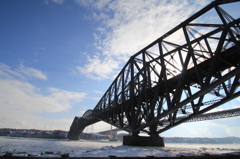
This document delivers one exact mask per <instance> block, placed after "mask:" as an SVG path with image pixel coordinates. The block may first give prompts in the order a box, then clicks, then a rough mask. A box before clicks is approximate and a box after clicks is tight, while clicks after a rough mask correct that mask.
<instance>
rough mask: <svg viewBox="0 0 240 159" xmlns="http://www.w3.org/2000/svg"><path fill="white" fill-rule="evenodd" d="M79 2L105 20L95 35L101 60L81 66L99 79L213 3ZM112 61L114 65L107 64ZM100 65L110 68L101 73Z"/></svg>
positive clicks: (90, 59) (109, 74)
mask: <svg viewBox="0 0 240 159" xmlns="http://www.w3.org/2000/svg"><path fill="white" fill-rule="evenodd" d="M75 2H77V3H78V4H80V5H81V6H84V7H88V8H91V9H92V11H93V18H95V20H101V25H100V26H99V27H98V28H97V31H98V32H97V33H94V37H95V40H96V41H95V46H96V48H97V49H99V50H100V51H101V54H100V55H98V56H97V57H96V56H94V57H88V63H87V64H85V66H84V67H82V66H81V67H77V69H78V70H79V71H80V73H84V71H83V69H82V68H84V69H85V70H86V69H87V71H86V73H85V75H87V76H88V77H90V78H95V79H103V78H108V77H109V76H113V74H115V72H114V71H116V69H119V67H118V66H119V64H120V63H125V62H126V61H127V60H128V59H129V58H130V56H132V55H134V54H135V53H137V52H138V51H139V50H141V49H142V48H144V47H145V46H147V45H148V44H149V43H151V42H152V41H154V40H155V39H157V38H158V37H160V36H161V35H163V34H164V33H166V32H167V31H169V30H170V29H172V28H173V27H175V26H176V25H177V24H179V23H180V22H182V21H183V20H185V19H187V17H189V16H190V15H191V14H193V13H195V12H196V11H197V10H199V9H201V8H202V7H203V6H204V5H206V4H207V3H209V1H201V2H200V3H198V2H197V1H194V2H193V1H191V2H190V1H187V0H185V1H159V0H153V1H144V0H133V1H128V0H122V1H111V2H108V1H99V3H101V5H100V4H97V3H96V2H97V1H94V0H92V1H82V0H75ZM103 6H104V7H103ZM109 59H111V63H114V65H109V64H105V63H106V61H108V60H109ZM114 61H115V62H116V61H117V63H115V62H114ZM108 62H109V61H108ZM96 63H97V64H101V65H100V66H102V67H110V68H108V69H101V71H100V73H98V70H99V68H102V67H99V68H94V67H98V65H96ZM103 65H104V66H103Z"/></svg>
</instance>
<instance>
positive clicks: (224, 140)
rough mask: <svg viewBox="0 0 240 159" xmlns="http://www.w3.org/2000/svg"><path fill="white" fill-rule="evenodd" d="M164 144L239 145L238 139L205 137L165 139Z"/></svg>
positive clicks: (239, 139)
mask: <svg viewBox="0 0 240 159" xmlns="http://www.w3.org/2000/svg"><path fill="white" fill-rule="evenodd" d="M164 141H165V142H166V143H192V144H240V138H239V137H223V138H207V137H194V138H188V137H165V138H164Z"/></svg>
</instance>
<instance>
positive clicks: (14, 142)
mask: <svg viewBox="0 0 240 159" xmlns="http://www.w3.org/2000/svg"><path fill="white" fill-rule="evenodd" d="M6 152H11V153H13V154H19V155H20V154H21V155H23V154H31V155H34V156H40V155H47V154H49V153H50V154H51V155H61V154H66V153H67V154H69V156H70V157H107V156H109V155H113V156H118V157H120V156H178V155H185V156H188V155H204V154H210V155H211V154H223V153H239V152H240V144H223V145H219V144H216V145H213V144H211V145H210V144H209V145H208V144H168V143H165V147H136V146H123V145H122V142H120V141H119V142H111V141H85V140H79V141H68V140H55V139H35V138H12V137H0V155H1V154H2V155H3V154H5V153H6Z"/></svg>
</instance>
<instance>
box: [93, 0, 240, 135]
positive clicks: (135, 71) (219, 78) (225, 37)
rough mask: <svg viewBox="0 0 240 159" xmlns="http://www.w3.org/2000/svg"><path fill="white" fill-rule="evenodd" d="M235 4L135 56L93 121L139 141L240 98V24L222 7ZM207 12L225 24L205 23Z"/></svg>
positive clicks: (212, 8)
mask: <svg viewBox="0 0 240 159" xmlns="http://www.w3.org/2000/svg"><path fill="white" fill-rule="evenodd" d="M232 2H236V1H233V0H229V1H224V0H218V1H214V2H212V3H211V4H209V5H208V6H206V7H205V8H203V9H202V10H200V11H199V12H197V13H196V14H194V15H193V16H191V17H190V18H188V19H187V20H186V21H184V22H182V23H181V24H179V25H178V26H176V27H175V28H173V29H172V30H170V31H169V32H168V33H166V34H164V35H163V36H161V37H160V38H158V39H157V40H155V41H154V42H152V43H151V44H149V45H148V46H147V47H145V48H144V49H142V50H141V51H139V52H138V53H136V54H135V55H133V56H132V57H131V58H130V59H129V61H128V62H127V64H126V65H125V66H124V67H123V69H122V70H121V72H120V73H119V74H118V76H117V77H116V79H115V80H114V81H113V83H112V84H111V86H110V87H109V89H108V90H107V91H106V93H105V94H104V95H103V97H102V98H101V100H100V101H99V102H98V104H97V105H96V107H95V108H94V110H93V111H92V114H91V116H93V117H95V118H97V119H99V120H102V121H105V122H107V123H110V124H112V125H114V126H116V127H118V128H121V129H123V130H126V131H128V132H132V133H133V135H134V134H138V133H139V132H140V131H141V132H146V133H148V134H149V135H150V136H158V134H159V133H161V132H163V131H166V130H168V129H170V128H172V127H174V126H176V125H179V124H181V123H183V122H186V121H187V120H190V119H191V118H194V117H196V116H197V115H200V114H203V113H205V112H207V111H209V110H211V109H213V108H215V107H217V106H219V105H221V104H223V103H225V102H227V101H229V100H232V99H234V98H236V97H238V96H239V95H240V90H239V84H240V79H239V78H240V27H239V24H240V19H234V18H233V17H232V16H230V15H229V14H228V13H227V12H225V11H224V10H223V9H222V8H221V7H220V6H221V5H224V4H226V3H232ZM207 12H215V14H216V15H217V17H218V18H219V21H217V22H215V23H212V22H209V23H200V21H201V19H200V18H201V17H202V16H204V15H205V14H207ZM176 35H177V36H176ZM176 37H180V38H176ZM204 103H205V104H204ZM206 103H207V104H206ZM186 110H187V112H188V113H189V115H188V116H187V117H183V116H184V115H183V114H184V112H186ZM180 117H182V118H181V120H176V119H177V118H178V119H179V118H180ZM166 120H168V121H169V124H167V125H166V124H163V121H166Z"/></svg>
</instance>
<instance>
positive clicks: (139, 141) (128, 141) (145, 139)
mask: <svg viewBox="0 0 240 159" xmlns="http://www.w3.org/2000/svg"><path fill="white" fill-rule="evenodd" d="M123 145H128V146H159V147H164V146H165V145H164V140H163V138H162V137H159V136H154V137H151V136H123Z"/></svg>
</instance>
